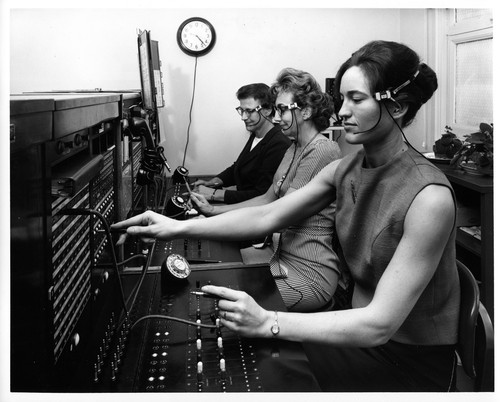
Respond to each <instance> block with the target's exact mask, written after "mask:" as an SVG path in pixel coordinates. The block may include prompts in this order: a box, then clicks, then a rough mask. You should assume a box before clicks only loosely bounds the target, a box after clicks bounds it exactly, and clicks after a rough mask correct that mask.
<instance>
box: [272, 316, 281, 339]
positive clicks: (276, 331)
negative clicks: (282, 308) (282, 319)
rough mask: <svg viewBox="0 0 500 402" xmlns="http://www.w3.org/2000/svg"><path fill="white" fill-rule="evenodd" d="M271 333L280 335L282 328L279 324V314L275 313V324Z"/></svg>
mask: <svg viewBox="0 0 500 402" xmlns="http://www.w3.org/2000/svg"><path fill="white" fill-rule="evenodd" d="M271 333H272V334H273V336H276V335H278V334H279V333H280V326H279V324H278V312H277V311H275V312H274V324H273V325H272V326H271Z"/></svg>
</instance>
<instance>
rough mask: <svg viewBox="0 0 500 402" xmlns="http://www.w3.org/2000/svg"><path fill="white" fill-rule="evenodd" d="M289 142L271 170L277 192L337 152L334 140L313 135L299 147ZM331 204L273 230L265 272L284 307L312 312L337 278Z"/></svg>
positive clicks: (303, 180)
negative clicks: (288, 145) (271, 275)
mask: <svg viewBox="0 0 500 402" xmlns="http://www.w3.org/2000/svg"><path fill="white" fill-rule="evenodd" d="M295 146H296V145H295V144H293V145H292V146H290V148H289V149H288V150H287V152H286V153H285V156H284V157H283V160H282V162H281V164H280V166H279V167H278V170H277V171H276V174H275V175H274V180H273V189H274V193H275V194H276V196H277V197H282V196H284V195H285V194H286V192H287V191H288V189H289V188H293V189H299V188H301V187H303V186H305V185H306V184H307V183H309V181H310V180H311V179H312V178H313V177H314V176H316V175H317V174H318V173H319V172H320V171H321V169H322V168H324V167H325V166H326V165H328V164H329V163H331V162H333V161H334V160H336V159H339V158H340V157H341V152H340V148H339V146H338V144H337V143H336V142H333V141H330V140H329V139H327V138H326V137H324V136H322V135H317V136H316V137H315V138H314V139H313V140H312V141H311V142H309V143H308V144H306V145H305V146H304V147H297V148H295ZM334 219H335V204H334V203H332V204H330V205H329V206H328V207H326V208H325V209H323V210H322V211H321V212H319V213H318V214H316V215H313V216H311V217H309V218H306V219H304V220H303V221H300V222H296V223H295V224H294V225H292V226H290V227H288V228H287V229H285V230H284V231H282V232H281V233H275V234H274V235H273V247H274V255H273V256H272V258H271V261H270V265H271V272H272V274H273V276H274V278H275V280H276V284H277V286H278V289H279V290H280V292H281V295H282V297H283V300H284V302H285V304H286V306H287V307H288V309H289V310H290V311H314V310H318V309H320V308H321V307H323V306H324V305H325V304H327V303H328V302H329V301H330V300H331V299H332V296H333V293H334V291H335V283H336V280H337V279H338V277H339V274H340V272H339V267H338V265H339V261H338V257H337V255H336V254H335V252H334V251H333V248H332V237H333V230H334Z"/></svg>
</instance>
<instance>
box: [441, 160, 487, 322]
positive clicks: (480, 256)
mask: <svg viewBox="0 0 500 402" xmlns="http://www.w3.org/2000/svg"><path fill="white" fill-rule="evenodd" d="M437 166H439V168H441V170H442V171H443V172H444V173H445V174H446V176H447V177H448V180H449V181H450V182H451V184H452V186H453V188H454V189H455V194H456V197H457V201H458V202H459V204H463V205H465V207H466V209H467V210H468V211H471V210H472V211H474V210H476V213H477V214H478V219H479V225H480V226H481V240H479V239H476V238H475V237H473V236H471V235H469V234H467V233H465V232H464V231H462V230H457V253H458V252H459V251H460V248H461V249H463V250H466V253H469V254H470V255H471V256H472V257H471V258H470V259H469V261H463V262H464V263H465V264H467V265H468V267H469V269H471V271H472V272H473V273H474V274H475V275H476V278H477V279H478V280H479V281H480V289H481V301H482V302H483V304H484V305H485V307H486V309H487V310H488V313H489V314H490V316H491V317H493V306H494V294H493V293H494V266H493V178H492V177H489V176H476V175H471V174H469V173H466V172H465V171H463V170H461V169H454V168H451V167H450V166H448V165H437ZM458 218H459V220H460V218H462V217H461V216H460V208H459V210H458ZM459 225H460V223H459ZM473 256H476V257H477V258H476V260H477V266H472V265H473V264H474V257H473ZM459 259H460V256H459ZM478 268H479V272H478Z"/></svg>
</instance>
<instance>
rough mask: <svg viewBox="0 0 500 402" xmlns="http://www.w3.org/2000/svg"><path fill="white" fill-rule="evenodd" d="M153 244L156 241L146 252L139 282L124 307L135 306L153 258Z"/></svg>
mask: <svg viewBox="0 0 500 402" xmlns="http://www.w3.org/2000/svg"><path fill="white" fill-rule="evenodd" d="M155 244H156V240H155V241H154V242H153V245H152V246H151V249H150V250H149V252H148V256H147V260H146V262H145V264H144V266H143V269H142V272H141V276H140V278H139V280H138V281H137V282H136V284H135V285H134V288H133V289H132V291H131V292H130V296H129V297H128V299H127V301H126V305H127V306H130V308H132V306H134V304H135V301H136V299H137V295H138V294H139V290H140V289H141V287H142V283H143V282H144V278H145V277H146V274H147V272H148V269H149V266H150V265H151V259H152V258H153V250H154V246H155ZM125 318H127V317H125ZM122 324H123V321H121V322H120V325H119V327H121V326H122Z"/></svg>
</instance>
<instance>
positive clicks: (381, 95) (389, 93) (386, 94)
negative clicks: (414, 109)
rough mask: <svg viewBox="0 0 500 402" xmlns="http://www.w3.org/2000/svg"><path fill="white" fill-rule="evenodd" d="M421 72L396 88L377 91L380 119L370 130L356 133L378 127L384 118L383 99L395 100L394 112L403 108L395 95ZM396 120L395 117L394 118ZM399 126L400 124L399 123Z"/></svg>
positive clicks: (376, 98) (376, 97)
mask: <svg viewBox="0 0 500 402" xmlns="http://www.w3.org/2000/svg"><path fill="white" fill-rule="evenodd" d="M419 73H420V70H417V71H416V72H415V74H413V76H412V77H411V78H409V79H408V80H406V81H405V82H403V83H402V84H401V85H400V86H398V87H397V88H396V89H390V88H389V89H386V90H385V91H380V92H375V94H374V95H373V97H374V98H375V100H376V101H377V102H379V115H378V120H377V122H376V123H375V125H374V126H373V127H371V128H370V129H368V130H363V131H357V132H355V134H362V133H367V132H369V131H372V130H373V129H375V127H377V126H378V125H379V123H380V120H381V119H382V106H381V105H382V104H381V101H383V100H390V101H393V102H394V103H395V104H396V109H394V112H395V113H397V112H399V111H400V110H401V105H400V104H399V102H398V101H397V100H396V99H395V96H396V95H397V94H398V92H399V91H401V90H402V89H403V88H404V87H406V86H408V85H410V84H411V83H412V82H413V81H415V79H416V78H417V76H418V74H419ZM386 110H387V106H386ZM389 114H390V113H389ZM391 117H392V114H391ZM393 120H394V118H393ZM398 127H399V125H398ZM399 129H400V130H401V127H399ZM401 132H402V130H401Z"/></svg>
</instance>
